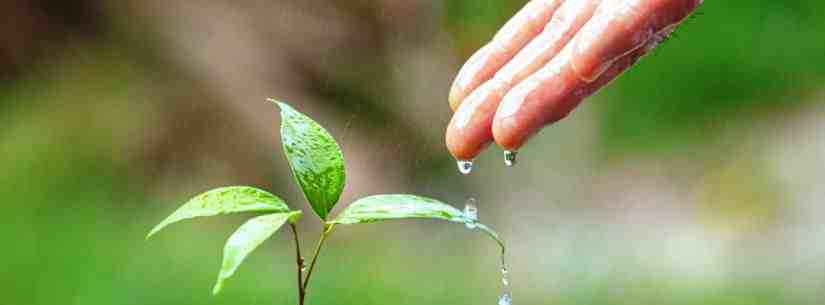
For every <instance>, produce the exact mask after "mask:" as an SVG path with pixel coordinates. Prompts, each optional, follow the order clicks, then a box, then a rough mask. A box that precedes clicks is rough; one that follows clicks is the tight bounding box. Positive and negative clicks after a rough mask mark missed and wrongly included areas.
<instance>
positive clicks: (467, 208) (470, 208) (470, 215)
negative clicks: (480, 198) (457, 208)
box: [464, 197, 478, 230]
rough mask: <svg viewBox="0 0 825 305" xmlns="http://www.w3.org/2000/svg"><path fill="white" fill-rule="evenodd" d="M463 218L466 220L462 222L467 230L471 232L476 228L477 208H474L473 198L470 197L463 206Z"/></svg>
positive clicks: (474, 200) (474, 201)
mask: <svg viewBox="0 0 825 305" xmlns="http://www.w3.org/2000/svg"><path fill="white" fill-rule="evenodd" d="M464 217H465V218H467V219H466V220H465V221H464V225H465V226H467V229H470V230H472V229H475V228H476V227H477V225H476V223H477V222H478V207H476V199H475V198H473V197H470V198H469V199H467V202H466V203H465V204H464Z"/></svg>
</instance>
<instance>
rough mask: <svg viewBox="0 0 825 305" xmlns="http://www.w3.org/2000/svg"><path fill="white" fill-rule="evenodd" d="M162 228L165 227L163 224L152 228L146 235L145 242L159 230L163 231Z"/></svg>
mask: <svg viewBox="0 0 825 305" xmlns="http://www.w3.org/2000/svg"><path fill="white" fill-rule="evenodd" d="M163 227H165V225H164V224H163V223H161V224H159V225H157V226H155V227H154V228H152V230H151V231H149V234H146V239H145V240H149V239H150V238H152V236H155V234H156V233H158V232H159V231H160V230H161V229H163Z"/></svg>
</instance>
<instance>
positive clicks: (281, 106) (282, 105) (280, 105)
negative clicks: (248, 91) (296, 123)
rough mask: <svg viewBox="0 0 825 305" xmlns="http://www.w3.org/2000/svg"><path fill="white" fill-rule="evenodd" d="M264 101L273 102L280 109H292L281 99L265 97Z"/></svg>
mask: <svg viewBox="0 0 825 305" xmlns="http://www.w3.org/2000/svg"><path fill="white" fill-rule="evenodd" d="M266 101H267V102H270V103H273V104H275V105H276V106H278V108H280V109H281V111H289V110H293V111H294V109H293V108H292V107H291V106H289V104H287V103H284V102H281V101H279V100H276V99H274V98H271V97H270V98H267V99H266Z"/></svg>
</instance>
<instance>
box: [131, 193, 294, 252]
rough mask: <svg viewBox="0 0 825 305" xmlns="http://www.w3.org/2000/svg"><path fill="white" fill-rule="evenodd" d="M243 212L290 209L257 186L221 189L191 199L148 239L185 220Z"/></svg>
mask: <svg viewBox="0 0 825 305" xmlns="http://www.w3.org/2000/svg"><path fill="white" fill-rule="evenodd" d="M241 212H276V213H277V212H289V207H287V206H286V203H284V201H283V200H281V198H278V197H277V196H275V195H272V194H270V193H268V192H266V191H263V190H260V189H257V188H254V187H249V186H228V187H221V188H217V189H214V190H211V191H208V192H206V193H203V194H200V195H198V196H195V198H192V199H190V200H189V201H188V202H186V204H184V205H183V206H181V207H180V208H178V209H177V211H175V212H174V213H172V215H169V217H166V219H164V220H163V221H161V223H160V224H158V225H157V226H155V228H153V229H152V231H151V232H149V234H148V235H146V238H147V239H148V238H150V237H152V235H154V234H155V233H157V232H158V231H160V230H161V229H163V228H165V227H166V226H168V225H170V224H172V223H175V222H178V221H181V220H185V219H190V218H195V217H204V216H215V215H221V214H230V213H241Z"/></svg>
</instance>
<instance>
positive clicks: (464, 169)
mask: <svg viewBox="0 0 825 305" xmlns="http://www.w3.org/2000/svg"><path fill="white" fill-rule="evenodd" d="M456 164H457V165H458V172H459V173H461V174H462V175H469V174H470V172H472V171H473V161H468V160H458V161H456Z"/></svg>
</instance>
